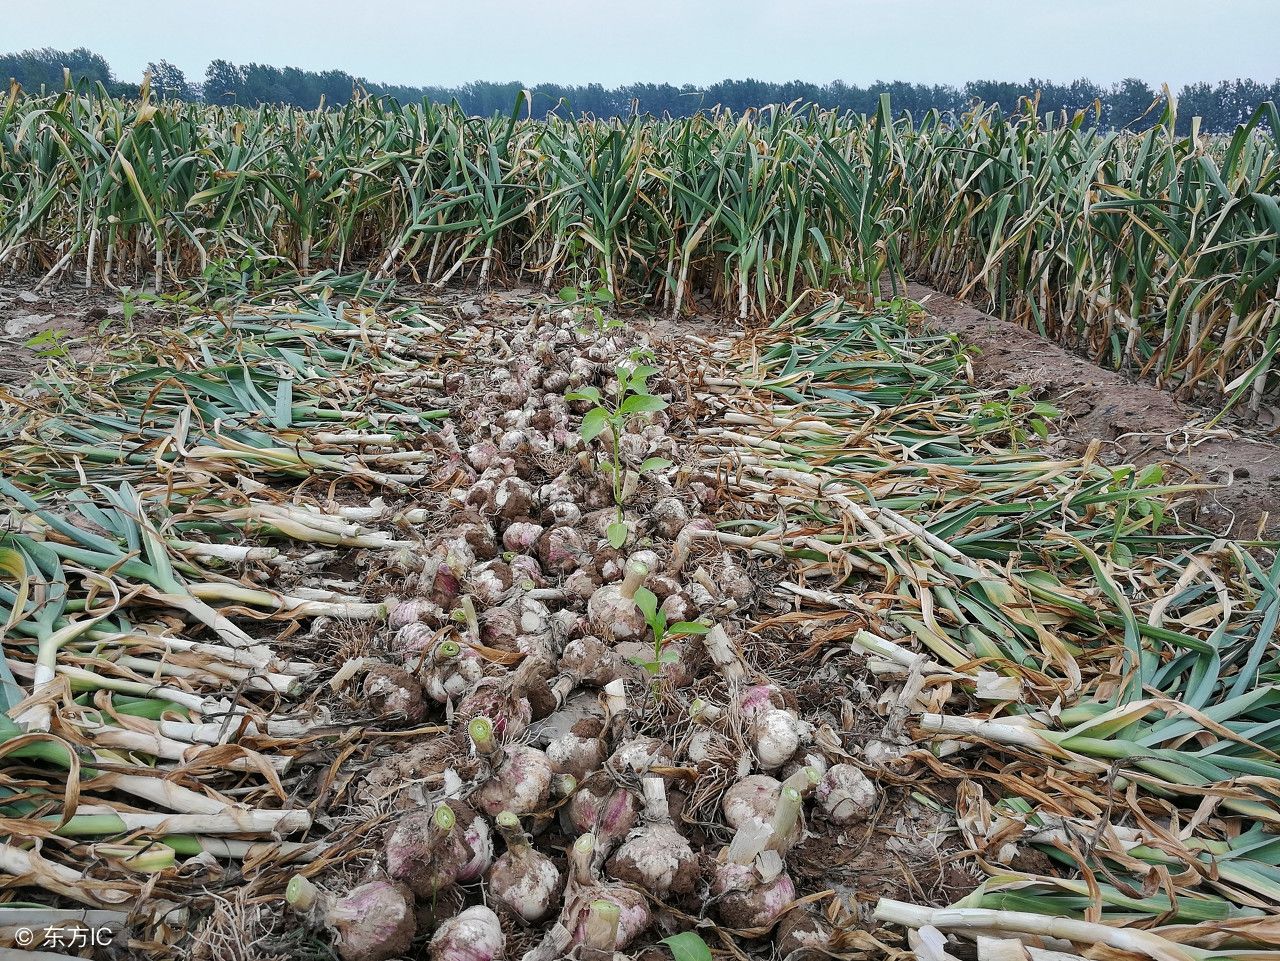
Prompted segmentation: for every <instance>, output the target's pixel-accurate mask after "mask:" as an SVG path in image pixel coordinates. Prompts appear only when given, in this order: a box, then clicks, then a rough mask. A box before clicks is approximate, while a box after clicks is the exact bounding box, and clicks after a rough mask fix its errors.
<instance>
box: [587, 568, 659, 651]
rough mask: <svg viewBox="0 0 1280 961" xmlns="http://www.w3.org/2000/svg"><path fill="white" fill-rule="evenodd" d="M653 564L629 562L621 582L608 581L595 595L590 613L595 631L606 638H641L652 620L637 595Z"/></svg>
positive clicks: (627, 639) (588, 611)
mask: <svg viewBox="0 0 1280 961" xmlns="http://www.w3.org/2000/svg"><path fill="white" fill-rule="evenodd" d="M648 574H649V568H647V567H646V566H645V565H643V564H638V563H635V564H628V565H627V567H626V573H625V574H624V576H623V579H622V583H621V584H607V585H605V586H604V587H602V588H600V589H599V590H598V591H596V592H595V593H594V594H592V595H591V600H590V601H588V602H587V616H588V617H589V618H590V620H591V626H592V628H593V629H594V631H595V633H596V634H597V635H599V636H600V637H602V638H605V639H606V640H617V641H633V640H636V639H638V638H640V637H641V636H642V635H643V634H644V632H645V631H646V630H648V624H647V623H646V622H645V619H644V614H643V613H642V612H641V610H640V608H638V607H637V606H636V602H635V596H636V591H638V590H639V589H640V588H641V586H643V584H644V579H645V578H646V577H647V576H648Z"/></svg>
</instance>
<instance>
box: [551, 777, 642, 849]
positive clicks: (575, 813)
mask: <svg viewBox="0 0 1280 961" xmlns="http://www.w3.org/2000/svg"><path fill="white" fill-rule="evenodd" d="M639 813H640V803H639V802H638V801H637V800H636V796H635V795H634V794H632V793H631V792H630V791H628V790H627V789H626V788H624V787H618V786H616V785H615V784H613V782H612V781H611V780H610V779H609V778H608V777H607V776H606V775H604V774H603V773H601V774H597V775H596V776H595V777H593V778H591V779H590V780H588V781H585V782H584V783H581V784H579V785H578V789H577V790H576V791H574V793H573V796H572V797H571V798H569V803H568V804H566V805H565V806H564V807H562V808H561V809H560V823H561V826H562V827H563V828H564V831H565V833H566V834H569V835H581V834H593V835H595V837H596V839H597V843H598V844H599V846H600V849H601V850H602V851H608V850H609V849H610V848H612V847H613V845H614V844H616V843H617V842H618V841H621V840H622V839H623V838H625V837H626V836H627V835H628V834H629V833H630V832H631V829H632V828H633V827H635V825H636V819H637V817H638V816H639Z"/></svg>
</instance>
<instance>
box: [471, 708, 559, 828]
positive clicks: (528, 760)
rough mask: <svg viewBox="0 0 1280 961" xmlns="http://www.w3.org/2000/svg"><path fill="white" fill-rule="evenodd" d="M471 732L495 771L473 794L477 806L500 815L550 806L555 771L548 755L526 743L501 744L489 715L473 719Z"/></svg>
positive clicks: (481, 753)
mask: <svg viewBox="0 0 1280 961" xmlns="http://www.w3.org/2000/svg"><path fill="white" fill-rule="evenodd" d="M467 731H468V732H469V733H470V735H471V740H472V742H473V743H474V744H475V747H476V751H477V752H478V753H479V754H480V755H481V756H482V757H484V758H486V759H487V760H488V761H489V765H490V772H491V773H490V775H489V779H488V780H487V781H485V783H484V784H482V785H481V786H480V787H479V788H477V789H476V790H475V792H473V793H472V795H471V798H470V800H471V802H472V803H473V804H474V805H475V806H476V807H477V808H479V809H480V810H481V811H484V812H485V813H486V814H489V815H492V816H496V815H498V814H500V813H502V812H503V811H511V812H512V813H513V814H516V815H521V814H532V813H534V812H536V811H540V810H541V809H542V808H544V807H546V806H547V803H548V802H549V801H550V799H551V781H552V778H553V777H554V774H555V772H554V771H552V769H551V762H550V761H549V760H547V756H546V754H544V753H543V752H542V751H539V750H538V749H537V748H533V747H528V746H526V745H523V744H509V745H507V746H505V747H503V746H501V745H499V744H498V742H497V740H496V739H495V738H494V735H493V724H492V723H491V722H490V721H489V719H488V718H486V717H477V718H473V719H472V721H471V723H470V724H468V725H467Z"/></svg>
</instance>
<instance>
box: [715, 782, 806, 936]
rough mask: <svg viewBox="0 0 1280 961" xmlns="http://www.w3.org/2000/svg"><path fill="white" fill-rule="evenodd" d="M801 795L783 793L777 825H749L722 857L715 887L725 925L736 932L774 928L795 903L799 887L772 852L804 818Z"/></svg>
mask: <svg viewBox="0 0 1280 961" xmlns="http://www.w3.org/2000/svg"><path fill="white" fill-rule="evenodd" d="M800 808H801V798H800V792H799V791H797V790H796V789H795V788H792V787H787V788H783V789H782V795H781V797H780V798H779V800H778V808H777V811H776V812H775V814H774V819H773V823H772V824H771V825H770V826H769V827H768V828H765V829H760V828H758V827H757V826H755V825H745V826H743V827H742V828H740V829H739V831H738V833H737V834H736V835H735V836H734V839H733V842H732V843H731V844H730V845H729V846H728V847H727V848H725V849H724V850H722V851H721V852H720V855H719V857H718V858H717V863H716V867H715V870H714V873H713V878H712V882H711V896H712V898H713V899H715V901H716V907H717V910H718V912H719V914H720V919H721V920H722V921H723V922H724V923H725V924H727V925H728V926H729V927H733V928H765V929H768V928H771V927H773V925H774V924H775V923H776V922H777V920H778V918H779V917H781V916H782V913H783V912H784V911H786V909H787V908H788V907H790V906H791V904H792V902H794V901H795V896H796V889H795V884H794V883H793V882H792V880H791V878H790V876H788V874H787V872H786V869H785V866H784V865H783V863H782V859H781V857H779V855H778V854H777V852H776V851H773V850H770V849H769V842H770V839H771V838H774V837H787V836H790V835H791V834H792V833H793V832H794V831H795V830H796V823H797V821H798V820H799V817H800Z"/></svg>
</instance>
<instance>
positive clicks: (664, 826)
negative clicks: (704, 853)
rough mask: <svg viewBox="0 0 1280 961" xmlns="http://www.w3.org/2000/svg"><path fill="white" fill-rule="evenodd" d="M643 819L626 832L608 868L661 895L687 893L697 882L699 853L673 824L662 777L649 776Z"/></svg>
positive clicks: (645, 784) (629, 880) (644, 784)
mask: <svg viewBox="0 0 1280 961" xmlns="http://www.w3.org/2000/svg"><path fill="white" fill-rule="evenodd" d="M642 790H643V791H644V798H645V807H644V823H643V824H642V825H641V826H640V827H638V828H636V829H635V830H634V831H632V832H631V834H629V835H628V836H627V839H626V841H624V842H623V844H622V846H621V847H620V848H618V851H617V853H615V854H614V855H613V857H612V858H611V859H610V860H609V872H610V873H611V874H612V875H613V877H615V878H617V879H618V880H619V881H624V882H626V883H628V884H634V885H636V886H637V887H639V888H641V889H643V890H645V891H648V892H650V893H651V894H653V895H654V896H655V897H657V898H659V899H664V898H666V897H667V896H668V895H670V894H672V893H675V894H688V893H689V892H691V891H692V890H693V889H694V886H695V885H696V884H697V883H698V878H699V874H700V871H699V867H698V856H697V855H696V854H694V852H693V848H691V847H690V846H689V842H688V841H686V840H685V838H684V835H682V834H681V833H680V832H679V831H678V830H676V827H675V825H674V824H672V823H671V814H670V812H669V810H668V808H667V791H666V787H665V785H664V784H663V782H662V778H660V777H647V778H645V779H644V783H643V786H642Z"/></svg>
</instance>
